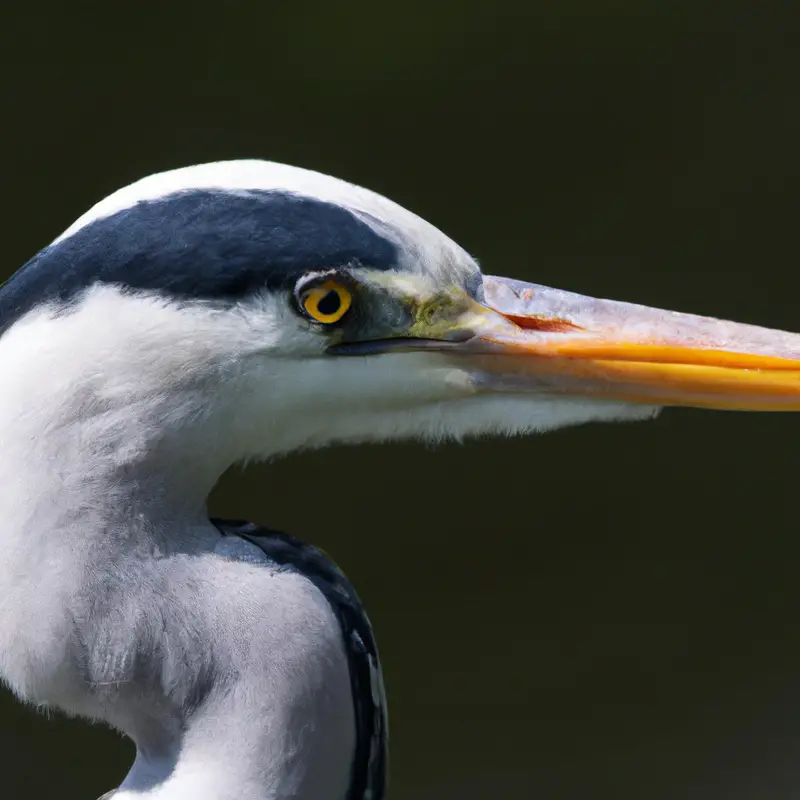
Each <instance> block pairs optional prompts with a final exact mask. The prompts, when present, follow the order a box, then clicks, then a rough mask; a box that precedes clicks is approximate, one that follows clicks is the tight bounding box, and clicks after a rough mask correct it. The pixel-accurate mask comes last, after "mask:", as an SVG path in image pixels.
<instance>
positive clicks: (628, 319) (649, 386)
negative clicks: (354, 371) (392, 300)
mask: <svg viewBox="0 0 800 800" xmlns="http://www.w3.org/2000/svg"><path fill="white" fill-rule="evenodd" d="M483 285H484V295H485V299H484V302H483V303H478V302H477V301H475V300H473V299H472V298H470V297H468V296H466V295H465V294H464V292H463V290H459V291H460V295H459V292H458V291H455V290H454V291H453V292H452V293H450V294H447V293H445V294H443V295H442V296H441V298H442V299H441V300H440V301H436V300H433V301H431V302H428V303H425V304H422V305H420V306H419V308H418V312H417V314H416V319H415V321H414V323H413V324H412V326H411V328H410V329H408V330H407V331H404V332H399V331H398V332H397V334H395V336H394V337H393V338H384V339H378V340H368V341H364V340H362V341H358V342H351V343H342V344H339V345H337V346H334V347H332V348H329V352H332V353H334V354H341V355H369V354H373V353H385V352H391V351H409V350H412V351H413V350H427V351H431V350H433V351H441V353H442V355H444V356H446V357H449V358H451V359H452V360H453V362H454V363H455V364H456V365H457V366H458V367H459V368H460V369H462V370H465V371H466V372H468V373H469V375H470V377H471V383H472V386H473V387H474V389H475V390H476V391H486V392H492V393H497V392H511V393H515V394H528V393H532V392H535V393H540V394H550V395H552V394H559V395H571V396H583V397H592V398H596V399H598V400H601V399H605V400H622V401H625V402H631V403H643V404H646V405H652V406H693V407H697V408H716V409H729V410H741V411H800V334H796V333H785V332H783V331H776V330H770V329H768V328H759V327H756V326H754V325H743V324H740V323H737V322H726V321H723V320H718V319H712V318H710V317H700V316H695V315H693V314H682V313H679V312H677V311H663V310H659V309H655V308H648V307H646V306H639V305H634V304H632V303H622V302H617V301H614V300H598V299H595V298H593V297H584V296H583V295H579V294H573V293H571V292H564V291H561V290H559V289H551V288H548V287H547V286H539V285H537V284H532V283H524V282H522V281H516V280H511V279H508V278H498V277H494V276H484V283H483Z"/></svg>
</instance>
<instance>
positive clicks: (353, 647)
mask: <svg viewBox="0 0 800 800" xmlns="http://www.w3.org/2000/svg"><path fill="white" fill-rule="evenodd" d="M211 522H212V523H213V524H214V526H215V527H216V528H217V530H219V531H220V533H221V534H222V539H221V540H220V542H219V544H218V545H217V547H216V552H217V553H218V554H219V555H223V556H225V557H228V558H234V559H236V560H240V561H245V562H248V563H253V564H264V565H266V566H272V567H275V566H277V567H278V568H279V569H285V570H291V571H294V572H297V573H299V574H301V575H302V576H303V577H305V578H306V579H307V580H309V581H310V582H311V583H312V584H314V586H315V587H316V588H317V589H318V590H319V591H320V593H321V594H322V595H323V596H324V597H325V599H326V600H327V601H328V603H329V604H330V606H331V609H332V610H333V612H334V614H335V616H336V619H337V621H338V623H339V627H340V630H341V634H342V640H343V644H344V649H345V653H346V656H347V661H348V666H349V670H350V685H351V690H352V696H353V707H354V712H355V720H356V750H355V755H354V758H353V767H352V773H351V784H350V792H349V794H348V800H383V798H384V797H385V792H386V784H387V768H388V726H387V705H386V696H385V692H384V686H383V676H382V672H381V666H380V660H379V656H378V648H377V645H376V642H375V637H374V634H373V631H372V625H371V623H370V621H369V617H368V616H367V613H366V610H365V609H364V606H363V604H362V603H361V600H360V599H359V597H358V594H357V593H356V591H355V589H354V587H353V585H352V584H351V583H350V581H349V580H348V579H347V577H346V576H345V574H344V573H343V572H342V571H341V570H340V569H339V567H338V566H337V565H336V563H335V562H334V561H333V560H332V559H331V558H330V557H329V556H328V555H327V554H326V553H324V552H323V551H322V550H320V549H319V548H317V547H314V546H313V545H310V544H306V543H305V542H302V541H300V540H298V539H296V538H294V537H293V536H290V535H288V534H285V533H278V532H275V531H270V530H267V529H266V528H262V527H260V526H258V525H255V524H254V523H250V522H244V521H232V520H220V519H212V520H211Z"/></svg>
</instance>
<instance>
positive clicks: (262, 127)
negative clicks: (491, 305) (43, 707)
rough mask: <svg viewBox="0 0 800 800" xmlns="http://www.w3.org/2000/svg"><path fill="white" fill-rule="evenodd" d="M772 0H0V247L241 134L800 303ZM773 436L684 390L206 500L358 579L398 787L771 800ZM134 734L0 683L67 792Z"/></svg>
mask: <svg viewBox="0 0 800 800" xmlns="http://www.w3.org/2000/svg"><path fill="white" fill-rule="evenodd" d="M792 5H793V4H792V3H788V2H787V3H786V4H783V3H781V2H779V0H773V2H770V3H760V4H756V3H743V4H741V5H739V4H737V3H736V2H727V3H719V4H718V3H715V2H708V0H701V1H700V2H695V3H665V2H662V3H657V2H652V0H651V1H650V2H646V1H644V0H640V1H639V2H633V1H632V0H628V1H627V2H626V1H624V0H617V2H612V0H592V1H591V2H590V1H589V0H560V2H558V3H554V2H541V0H535V1H532V2H527V3H523V2H519V3H512V2H503V1H502V0H496V1H495V2H493V3H486V2H478V1H477V0H461V2H460V3H457V4H456V3H438V2H409V1H408V0H406V1H405V2H402V3H400V2H382V3H376V2H375V1H374V0H372V1H371V2H367V1H366V0H347V2H341V3H333V2H329V0H307V1H306V2H297V3H280V4H278V3H242V4H237V3H230V2H229V3H223V4H217V5H216V6H214V7H213V8H212V7H210V6H209V7H208V9H206V8H205V7H204V6H202V5H194V4H193V5H190V4H185V3H180V2H173V3H163V4H160V5H156V4H151V5H148V4H146V3H136V4H134V3H124V2H115V3H106V4H94V5H92V4H85V3H77V2H73V3H66V2H60V3H59V2H39V3H29V4H26V5H25V6H23V4H22V3H16V4H13V3H12V4H6V5H4V7H3V10H2V12H0V60H1V61H2V66H3V71H2V83H0V100H1V101H2V108H3V115H2V117H3V123H2V126H1V127H0V140H1V141H0V174H1V175H2V190H3V191H2V203H3V207H4V208H3V220H4V225H3V235H2V240H3V254H2V262H0V277H6V276H7V275H8V274H10V273H11V272H12V271H13V270H14V269H15V268H16V267H18V266H20V265H21V264H22V263H23V262H24V261H26V260H27V259H28V258H29V257H30V256H31V255H33V254H34V253H35V252H36V251H37V250H38V249H39V248H40V247H42V246H44V245H45V244H47V243H48V242H49V241H50V240H51V239H52V238H53V237H55V236H56V235H57V234H58V233H60V232H61V231H62V230H63V229H64V228H65V227H66V226H67V225H69V224H70V223H71V222H72V221H73V220H74V219H75V218H77V217H78V216H79V215H80V214H81V213H82V212H83V211H85V210H86V209H87V208H88V207H89V206H90V205H92V204H93V203H95V202H96V201H97V200H99V199H101V198H102V197H103V196H105V195H106V194H108V193H110V192H111V191H113V190H114V189H116V188H118V187H120V186H122V185H124V184H126V183H128V182H130V181H132V180H135V179H136V178H139V177H141V176H143V175H145V174H148V173H151V172H154V171H158V170H162V169H167V168H171V167H177V166H183V165H187V164H192V163H196V162H202V161H211V160H217V159H227V158H238V157H261V158H265V159H272V160H278V161H285V162H289V163H292V164H296V165H300V166H305V167H311V168H314V169H317V170H321V171H323V172H329V173H333V174H335V175H337V176H339V177H342V178H346V179H348V180H350V181H353V182H356V183H359V184H363V185H366V186H369V187H370V188H372V189H375V190H377V191H379V192H381V193H384V194H387V195H389V196H390V197H392V198H393V199H395V200H397V201H399V202H400V203H402V204H403V205H406V206H408V207H410V208H411V209H413V210H414V211H416V212H417V213H419V214H421V215H422V216H424V217H426V218H428V219H430V220H431V221H432V222H434V223H435V224H436V225H437V226H439V227H440V228H442V229H443V230H445V231H446V232H447V233H448V234H450V235H451V236H452V237H453V238H455V239H456V240H458V241H459V242H460V243H461V244H463V245H464V246H465V247H466V248H467V249H468V250H469V251H471V252H472V253H473V254H474V255H475V256H476V257H477V258H478V259H479V260H480V262H481V263H482V265H483V266H484V269H485V270H486V271H488V272H494V273H499V274H505V275H512V276H516V277H520V278H525V279H528V280H534V281H536V282H539V283H544V284H549V285H554V286H558V287H561V288H565V289H571V290H575V291H579V292H583V293H586V294H595V295H600V296H606V297H614V298H618V299H624V300H628V301H634V302H640V303H644V304H648V305H654V306H666V307H673V308H678V309H681V310H684V311H690V312H696V313H702V314H708V315H713V316H721V317H731V318H735V319H738V320H741V321H746V322H753V323H760V324H765V325H768V326H772V327H778V328H781V327H783V328H788V329H794V330H800V315H799V314H798V305H797V300H796V298H797V294H798V291H800V274H799V273H798V270H797V250H798V223H797V218H798V214H797V211H798V207H799V206H800V203H799V202H798V178H800V147H798V142H800V106H799V105H798V91H797V85H798V74H800V73H799V72H798V70H799V69H800V9H798V8H795V9H794V10H793V9H792ZM795 5H796V4H795ZM1 390H2V389H0V391H1ZM798 441H800V418H798V417H795V416H789V415H787V416H780V415H774V416H773V415H766V414H765V415H746V414H724V413H710V412H701V411H687V410H680V411H676V410H673V411H668V412H665V413H664V414H663V415H662V416H661V417H660V418H659V419H658V420H657V421H655V422H653V423H649V424H635V425H619V426H602V425H596V426H588V427H583V428H576V429H571V430H566V431H562V432H558V433H554V434H551V435H548V436H544V437H540V438H536V439H526V440H513V441H485V442H472V443H469V444H467V445H466V446H456V445H449V446H444V447H441V448H438V449H435V450H431V449H426V448H424V447H423V446H418V445H402V446H401V445H397V446H391V447H380V448H377V447H374V448H370V447H358V448H355V447H354V448H348V449H334V450H329V451H326V452H320V453H315V454H307V455H303V456H301V457H294V458H289V459H288V460H285V461H283V462H280V463H277V464H274V465H271V466H269V467H259V468H253V469H248V470H246V471H244V472H242V471H235V472H232V473H231V474H230V475H228V476H226V478H225V480H224V481H223V482H222V484H221V485H220V486H219V488H218V490H217V491H216V492H215V494H214V496H213V497H212V498H211V507H212V511H213V512H214V513H216V514H218V515H228V516H233V517H245V518H250V519H253V520H257V521H259V522H262V523H264V524H267V525H269V526H271V527H273V528H278V529H284V530H287V531H290V532H292V533H294V534H295V535H297V536H300V537H303V538H305V539H308V540H311V541H313V542H314V543H316V544H318V545H321V546H322V547H324V548H326V549H327V550H328V551H329V552H330V553H331V554H332V555H333V556H334V557H335V558H336V559H337V560H338V562H339V563H340V564H341V566H342V567H343V568H344V569H345V570H346V571H347V572H348V573H349V575H350V577H351V578H352V579H353V581H354V582H355V584H356V586H357V587H358V589H359V591H360V593H361V595H362V598H363V600H364V601H365V603H366V605H367V608H368V609H369V610H370V613H371V616H372V619H373V622H374V625H375V628H376V632H377V635H378V640H379V644H380V645H381V652H382V656H383V661H384V666H385V672H386V681H387V686H388V693H389V700H390V709H391V714H390V717H391V745H392V788H391V792H390V796H391V798H393V800H449V798H454V799H457V800H473V798H474V799H475V800H478V799H479V798H481V799H482V798H486V797H489V796H491V797H496V798H502V799H503V800H523V799H525V800H527V798H547V799H548V800H551V799H552V800H562V799H563V800H578V798H581V800H584V798H587V797H590V798H591V797H610V798H618V799H619V800H629V799H630V800H633V799H634V798H636V800H639V799H640V798H648V800H661V798H665V799H666V798H681V800H687V799H688V800H691V799H692V798H703V800H714V799H716V798H720V799H722V798H724V800H745V799H748V800H749V799H750V798H752V799H753V800H755V799H756V798H757V799H758V800H778V799H779V798H780V799H781V800H782V799H783V798H787V799H788V798H796V797H797V796H798V793H800V625H798V620H800V616H799V615H798V608H799V607H800V582H799V581H798V559H799V558H800V540H798V536H797V534H798V513H797V509H798V506H797V505H796V503H797V497H798V485H797V480H798V475H797V469H796V467H797V463H798V458H797V450H796V446H797V445H796V443H797V442H798ZM332 507H334V508H338V509H341V510H342V513H341V515H340V516H339V517H338V518H334V519H332V518H331V516H330V514H329V510H330V508H332ZM132 756H133V749H132V746H131V745H130V744H129V743H128V742H126V741H125V740H123V739H122V738H121V737H119V736H118V735H117V734H115V733H112V732H110V731H108V730H105V729H104V728H102V727H98V726H90V725H89V724H86V723H83V722H80V721H74V720H66V719H63V718H61V717H59V716H56V717H54V718H52V719H48V718H46V717H45V716H44V715H43V714H40V713H37V712H36V711H34V710H31V709H29V708H24V707H22V706H21V705H19V704H17V703H16V702H15V701H14V700H13V699H12V697H11V696H10V694H9V693H8V692H2V693H0V769H2V775H3V778H2V781H3V787H2V789H0V794H2V796H3V797H8V798H45V797H52V796H54V795H55V794H58V796H59V797H60V798H65V799H66V798H75V799H76V800H78V799H79V798H90V799H91V798H94V797H97V796H98V795H99V794H100V793H101V792H102V791H104V790H106V789H109V788H111V787H113V786H116V785H117V783H118V782H119V781H120V780H121V779H122V777H123V776H124V774H125V772H126V770H127V768H128V766H129V764H130V761H131V759H132Z"/></svg>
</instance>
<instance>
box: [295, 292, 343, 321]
mask: <svg viewBox="0 0 800 800" xmlns="http://www.w3.org/2000/svg"><path fill="white" fill-rule="evenodd" d="M300 302H301V303H302V306H303V310H304V311H305V312H306V314H308V316H309V317H311V319H313V320H316V321H317V322H323V323H325V324H326V325H331V324H332V323H334V322H338V321H339V320H340V319H341V318H342V317H343V316H344V315H345V314H346V313H347V309H348V308H350V305H351V303H352V302H353V295H352V294H351V293H350V290H349V289H348V288H347V287H346V286H342V284H341V283H336V281H325V283H321V284H320V285H319V286H315V287H314V288H313V289H309V290H308V291H305V292H303V294H302V296H301V297H300Z"/></svg>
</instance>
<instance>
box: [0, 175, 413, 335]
mask: <svg viewBox="0 0 800 800" xmlns="http://www.w3.org/2000/svg"><path fill="white" fill-rule="evenodd" d="M366 219H367V217H366V216H364V217H363V218H362V217H359V216H358V215H356V214H355V213H353V212H351V211H350V210H348V209H346V208H343V207H342V206H339V205H336V204H335V203H327V202H323V201H321V200H317V199H315V198H312V197H306V196H303V195H298V194H292V193H289V192H281V191H263V190H262V191H259V190H251V191H238V192H231V191H222V190H192V191H185V192H178V193H176V194H171V195H167V196H165V197H162V198H159V199H156V200H147V201H142V202H140V203H137V204H136V205H134V206H131V207H130V208H127V209H125V210H123V211H119V212H117V213H115V214H112V215H110V216H107V217H103V218H100V219H97V220H94V221H93V222H90V223H88V224H87V225H86V226H84V227H83V228H81V229H79V230H78V231H76V232H75V233H73V234H72V235H70V236H68V237H67V238H65V239H62V240H60V241H57V242H55V243H54V244H52V245H51V246H49V247H47V248H45V249H44V250H42V251H41V252H40V253H39V254H38V255H36V256H34V257H33V258H32V259H31V260H30V261H29V262H28V263H27V264H26V265H25V266H23V267H22V268H21V269H20V270H19V271H17V272H16V273H15V274H14V275H13V276H12V277H11V278H10V279H9V280H8V281H7V282H6V283H5V284H4V285H3V286H2V287H0V331H2V330H3V329H5V328H8V327H9V326H10V325H11V324H13V322H15V321H16V320H17V319H19V317H20V316H22V315H23V314H25V313H26V312H28V311H30V310H31V309H33V308H35V307H36V306H37V305H39V304H41V303H44V302H47V301H53V300H55V301H59V302H63V303H68V302H69V301H71V300H72V299H74V298H75V297H76V296H78V295H79V294H80V293H81V292H82V291H83V290H85V289H87V288H89V287H90V286H93V285H94V284H96V283H111V284H116V285H119V286H121V287H123V288H126V289H131V290H149V291H157V292H159V293H161V294H165V295H169V296H174V297H177V298H180V299H200V300H226V299H230V300H236V299H237V298H241V297H242V296H245V295H247V294H248V293H250V292H252V291H255V290H257V289H260V288H266V289H276V288H278V287H280V286H285V285H288V284H290V283H291V282H292V281H293V280H295V279H296V278H297V277H299V276H300V275H301V274H303V273H304V272H306V271H308V270H315V269H324V268H337V267H344V266H348V265H362V266H369V267H373V268H376V269H391V268H394V267H396V266H397V263H398V252H399V248H398V247H397V245H396V244H395V243H394V242H393V241H391V240H390V239H389V238H387V237H386V236H384V235H383V234H382V233H381V232H380V229H379V226H378V225H371V224H369V223H368V222H367V221H366Z"/></svg>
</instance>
